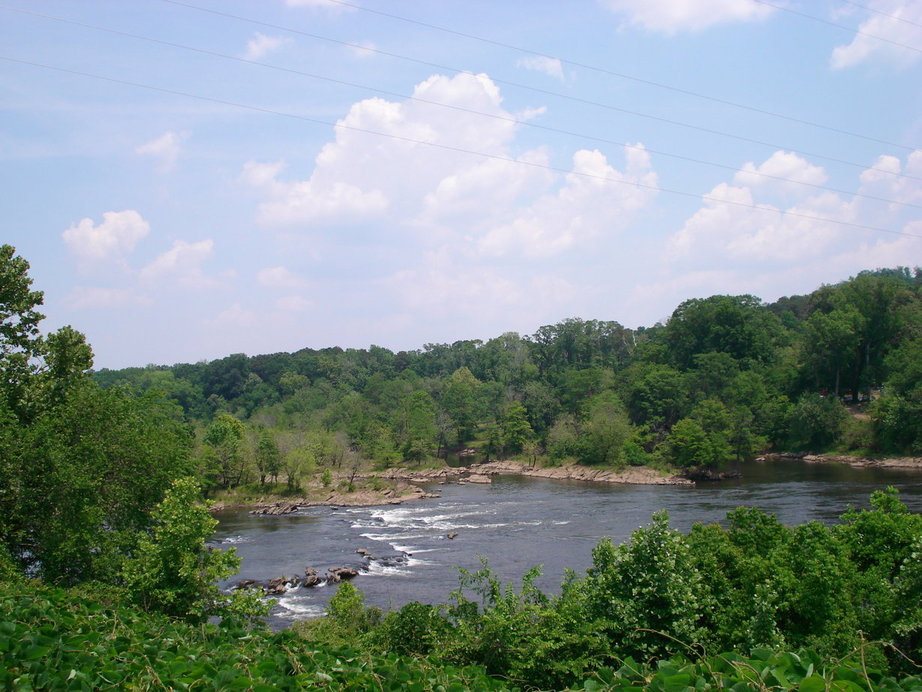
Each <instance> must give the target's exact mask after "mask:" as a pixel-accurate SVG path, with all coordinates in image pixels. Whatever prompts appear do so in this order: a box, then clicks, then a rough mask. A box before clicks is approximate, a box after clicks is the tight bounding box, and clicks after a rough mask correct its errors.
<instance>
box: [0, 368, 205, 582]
mask: <svg viewBox="0 0 922 692" xmlns="http://www.w3.org/2000/svg"><path fill="white" fill-rule="evenodd" d="M9 432H11V433H14V438H15V439H16V443H15V444H14V445H13V446H12V448H10V449H8V450H7V452H8V453H9V454H10V456H9V457H7V459H10V460H13V461H14V463H13V464H12V466H11V471H12V476H11V477H9V478H8V479H7V480H8V483H9V484H8V485H6V486H5V487H6V489H7V492H9V491H12V495H13V497H12V500H13V501H12V502H11V503H10V505H9V508H10V513H9V514H6V515H5V516H2V517H0V525H4V526H5V531H4V533H5V534H6V535H5V536H4V538H5V540H7V541H8V543H7V545H8V546H9V549H10V552H11V554H13V555H14V556H16V557H17V558H18V559H20V560H21V561H22V564H23V566H24V567H25V568H27V569H28V570H29V571H33V572H36V573H38V574H40V575H41V576H42V577H43V578H44V579H46V580H47V581H51V582H56V583H62V584H73V583H77V582H81V581H86V580H89V579H99V580H101V581H110V580H111V575H112V574H114V573H116V572H117V571H118V568H119V564H120V560H121V559H122V557H123V556H124V554H125V553H126V552H127V551H128V550H129V549H130V546H131V545H133V543H134V541H135V540H136V537H137V533H138V532H139V531H144V530H146V528H147V526H148V525H149V522H150V511H151V510H152V509H153V507H154V506H155V505H156V504H157V503H158V502H160V501H161V500H162V499H163V495H164V492H165V491H166V489H167V488H168V487H169V485H170V483H171V482H172V480H173V479H174V478H176V477H177V476H179V475H184V474H187V473H189V472H190V471H191V468H190V466H191V465H190V462H189V453H190V451H191V445H192V435H191V431H190V429H189V427H188V425H187V424H185V423H184V422H183V420H182V412H181V411H180V410H179V409H178V407H177V406H176V405H175V404H173V403H172V402H169V401H166V400H165V399H163V398H162V397H159V396H157V394H156V393H154V392H150V393H148V394H145V395H144V396H142V397H136V396H134V395H132V394H130V393H129V392H126V391H123V390H119V389H110V390H102V389H100V388H99V386H98V385H96V384H95V383H94V382H92V381H84V382H82V383H80V384H79V385H76V386H74V387H72V388H71V389H70V390H69V391H68V392H67V395H66V397H65V398H64V400H63V401H62V402H61V403H60V404H59V405H58V406H56V407H55V408H53V409H49V410H47V411H44V412H42V413H41V414H40V415H39V416H38V417H37V418H36V420H35V421H34V422H33V423H32V424H31V425H29V426H28V427H25V428H14V429H13V430H10V431H9ZM7 439H9V438H7Z"/></svg>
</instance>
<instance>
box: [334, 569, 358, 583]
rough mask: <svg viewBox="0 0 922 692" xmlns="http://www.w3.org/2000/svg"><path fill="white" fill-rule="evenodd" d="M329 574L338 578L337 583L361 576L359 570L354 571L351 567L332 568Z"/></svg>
mask: <svg viewBox="0 0 922 692" xmlns="http://www.w3.org/2000/svg"><path fill="white" fill-rule="evenodd" d="M329 572H330V574H333V575H335V576H336V581H337V582H338V581H343V580H345V581H349V580H350V579H355V578H356V577H357V576H359V572H358V570H355V569H352V568H351V567H331V568H330V570H329Z"/></svg>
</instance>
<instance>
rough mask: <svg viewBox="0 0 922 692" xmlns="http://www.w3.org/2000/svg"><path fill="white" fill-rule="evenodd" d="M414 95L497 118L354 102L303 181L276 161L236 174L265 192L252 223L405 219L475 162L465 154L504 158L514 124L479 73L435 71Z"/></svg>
mask: <svg viewBox="0 0 922 692" xmlns="http://www.w3.org/2000/svg"><path fill="white" fill-rule="evenodd" d="M414 96H416V97H418V98H419V99H425V100H426V101H433V102H436V103H442V104H448V105H457V106H459V107H462V108H464V109H468V110H471V111H479V112H484V113H488V114H493V115H496V116H498V117H499V118H501V119H490V118H484V117H482V116H481V115H478V114H475V113H466V112H463V111H458V110H452V109H449V108H441V107H438V106H434V105H431V104H429V103H423V102H421V101H405V102H401V103H398V102H392V101H387V100H385V99H382V98H371V99H366V100H364V101H360V102H358V103H356V104H354V105H353V106H352V108H350V110H349V113H348V114H347V115H346V116H345V117H344V118H343V119H342V120H340V121H339V124H340V126H341V127H338V128H337V129H336V135H335V139H334V141H332V142H329V143H327V144H326V145H325V146H324V147H323V149H322V150H321V151H320V153H319V154H318V155H317V157H316V161H315V167H314V170H313V172H312V174H311V176H310V178H309V179H306V180H299V181H292V182H288V181H283V180H281V179H280V177H279V176H280V174H281V171H282V168H283V165H284V164H282V163H256V162H249V163H248V164H246V166H245V167H244V171H243V175H242V176H241V179H242V180H243V181H244V182H246V183H248V184H250V185H252V186H254V187H256V188H257V189H259V190H260V191H261V192H262V193H263V194H264V195H265V197H266V199H265V201H264V202H263V203H262V204H261V205H260V214H259V220H260V222H261V223H264V224H267V225H284V224H296V223H305V222H336V223H342V222H349V221H355V220H359V219H369V218H373V219H375V221H376V222H379V223H380V222H381V221H382V217H384V216H385V215H397V216H398V217H403V218H406V217H409V216H411V215H412V214H415V213H416V212H417V211H418V210H419V207H420V204H421V202H422V201H423V200H424V198H425V195H426V194H427V193H428V192H430V191H431V190H432V187H433V185H434V184H435V185H437V184H438V182H439V181H440V180H442V179H443V178H445V177H446V176H449V175H453V174H457V172H458V171H459V170H463V169H466V168H468V167H470V166H476V165H478V164H479V163H480V162H481V161H482V160H483V159H482V158H481V157H477V156H474V155H472V154H467V153H464V152H465V151H474V152H483V153H485V154H488V155H496V156H505V155H507V152H508V145H509V144H510V142H511V140H512V137H513V135H514V133H515V130H516V127H517V125H516V123H515V122H514V120H515V119H514V116H513V115H512V114H511V113H509V112H508V111H505V110H504V109H503V108H502V106H501V102H502V98H501V96H500V93H499V89H498V88H497V86H496V85H495V84H494V83H493V81H492V80H491V79H490V78H489V77H487V76H486V75H469V74H460V75H456V76H455V77H444V76H441V75H435V76H432V77H430V78H429V79H427V80H425V81H423V82H422V83H420V84H418V85H417V86H416V88H415V89H414ZM366 131H371V132H375V133H381V135H384V136H380V135H374V134H368V132H366ZM422 142H431V143H432V144H435V145H438V146H434V147H433V146H427V145H426V144H423V143H422Z"/></svg>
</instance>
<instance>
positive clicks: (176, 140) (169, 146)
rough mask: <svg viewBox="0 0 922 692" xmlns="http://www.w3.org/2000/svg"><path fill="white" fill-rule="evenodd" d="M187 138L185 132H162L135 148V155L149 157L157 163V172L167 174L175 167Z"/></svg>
mask: <svg viewBox="0 0 922 692" xmlns="http://www.w3.org/2000/svg"><path fill="white" fill-rule="evenodd" d="M188 136H189V134H188V133H186V132H173V131H169V132H164V133H163V134H162V135H160V136H159V137H156V138H154V139H152V140H150V141H149V142H145V143H144V144H142V145H140V146H138V147H137V148H135V150H134V151H135V153H136V154H142V155H144V156H151V157H153V158H154V159H155V160H156V162H157V170H158V171H159V172H161V173H168V172H169V171H171V170H173V168H175V166H176V161H177V159H178V158H179V155H180V153H181V152H182V143H183V140H185V139H186V138H187V137H188Z"/></svg>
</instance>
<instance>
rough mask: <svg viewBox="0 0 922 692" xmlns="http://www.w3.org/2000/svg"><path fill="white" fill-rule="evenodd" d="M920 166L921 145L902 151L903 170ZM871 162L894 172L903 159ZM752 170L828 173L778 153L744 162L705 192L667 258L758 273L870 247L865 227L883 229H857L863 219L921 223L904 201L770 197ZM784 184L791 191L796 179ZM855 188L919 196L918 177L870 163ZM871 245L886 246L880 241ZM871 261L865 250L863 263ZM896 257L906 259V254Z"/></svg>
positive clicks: (809, 194)
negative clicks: (780, 202) (775, 200)
mask: <svg viewBox="0 0 922 692" xmlns="http://www.w3.org/2000/svg"><path fill="white" fill-rule="evenodd" d="M917 167H919V168H922V152H914V153H913V154H911V155H910V156H909V157H907V162H906V166H905V169H906V170H913V171H915V170H916V168H917ZM875 168H881V169H882V170H883V171H890V172H899V171H900V169H901V162H900V161H899V160H898V159H894V158H893V157H882V158H880V159H878V161H877V163H876V166H875ZM757 170H772V171H777V172H782V173H783V174H784V175H786V176H791V177H793V178H795V179H804V180H810V181H821V180H825V174H824V173H823V172H822V169H821V168H819V167H816V166H812V165H810V164H809V163H808V162H807V161H805V160H803V159H801V158H800V157H795V156H793V155H790V154H785V153H783V152H779V153H777V154H775V155H773V156H772V157H771V158H769V159H768V160H767V161H766V162H764V163H763V164H761V165H760V166H758V167H756V166H755V165H754V164H752V163H749V164H746V165H745V166H744V167H743V169H742V170H741V171H740V172H739V173H737V174H736V176H734V182H733V184H729V183H720V184H719V185H717V186H716V187H715V188H714V189H713V190H712V191H711V192H710V193H708V195H706V196H705V198H704V204H703V206H702V207H701V208H700V209H699V210H698V211H696V212H695V213H694V214H693V215H692V216H691V217H690V218H689V219H688V220H687V221H686V222H685V224H684V225H683V227H682V228H681V229H680V230H679V231H678V232H676V233H675V234H674V235H673V236H672V237H671V238H670V240H669V242H668V246H667V248H668V258H669V260H670V261H672V262H674V263H682V264H683V266H685V267H686V268H687V270H689V271H691V270H693V269H694V268H696V267H697V268H701V269H704V268H708V267H710V268H714V267H715V266H735V267H743V266H747V267H751V268H752V269H753V270H754V271H757V272H762V271H767V269H766V268H767V267H774V269H775V270H778V269H779V268H781V269H783V268H784V267H785V266H797V265H800V264H805V263H810V262H812V261H813V260H814V258H816V257H825V258H827V260H828V261H834V260H833V259H830V258H835V257H845V256H850V255H852V254H854V253H859V254H860V253H865V254H866V253H867V250H861V249H860V248H862V247H865V248H867V247H870V244H869V243H868V241H867V239H868V237H869V236H868V234H869V233H870V234H875V233H876V234H877V235H878V236H879V235H881V234H880V233H879V232H875V231H867V230H862V228H860V227H861V226H872V227H879V228H886V229H892V230H896V231H899V230H903V232H907V233H908V232H909V231H908V230H906V229H908V228H910V227H911V226H912V224H917V223H919V222H918V213H913V212H912V211H911V210H909V209H908V208H906V207H903V206H900V205H888V204H887V203H882V202H878V201H875V200H871V199H866V198H862V197H860V196H853V197H848V196H845V195H840V194H837V193H833V192H816V191H813V190H808V189H804V191H802V192H801V193H800V194H799V195H798V196H797V198H796V199H795V201H794V202H793V203H792V204H790V205H789V206H785V207H781V206H777V205H774V204H770V203H768V202H767V201H766V200H765V195H766V193H767V192H770V189H766V188H770V187H771V186H769V185H766V184H764V183H763V182H760V181H759V180H758V179H757V178H756V177H755V176H753V175H752V172H753V171H757ZM746 183H750V184H749V185H747V184H746ZM785 185H787V184H785ZM789 187H790V188H791V190H793V187H794V186H789ZM858 192H859V193H868V194H870V193H874V194H877V195H878V196H883V197H887V198H892V199H894V200H895V201H909V200H911V199H920V198H922V184H920V183H919V181H918V180H913V179H912V178H899V177H894V176H892V175H888V174H887V173H886V172H881V171H875V170H872V169H868V170H866V171H864V172H863V173H862V175H861V176H860V186H859V188H858ZM871 237H872V238H873V237H874V236H873V235H871ZM886 242H889V240H887V241H886ZM862 243H863V245H862ZM876 247H878V249H879V248H881V247H884V245H882V244H881V243H878V244H877V246H876ZM869 261H870V260H869V256H867V255H866V257H865V263H867V262H869ZM899 263H903V264H905V263H906V259H905V257H904V258H903V259H902V260H901V261H900V262H899ZM875 266H876V265H875Z"/></svg>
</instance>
